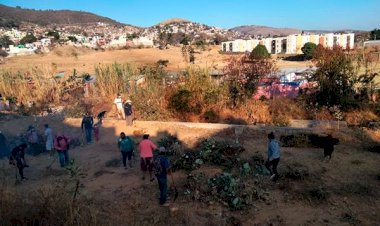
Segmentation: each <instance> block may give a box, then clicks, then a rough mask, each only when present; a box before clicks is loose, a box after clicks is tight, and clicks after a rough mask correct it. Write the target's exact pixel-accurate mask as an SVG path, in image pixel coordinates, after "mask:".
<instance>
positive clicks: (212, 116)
mask: <svg viewBox="0 0 380 226" xmlns="http://www.w3.org/2000/svg"><path fill="white" fill-rule="evenodd" d="M203 117H204V119H205V121H206V122H214V123H215V122H218V121H219V116H218V114H217V113H216V112H215V111H214V110H208V111H206V112H205V113H204V114H203Z"/></svg>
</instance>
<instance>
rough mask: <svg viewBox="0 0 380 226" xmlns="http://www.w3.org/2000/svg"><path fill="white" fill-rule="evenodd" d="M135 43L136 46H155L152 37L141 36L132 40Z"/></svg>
mask: <svg viewBox="0 0 380 226" xmlns="http://www.w3.org/2000/svg"><path fill="white" fill-rule="evenodd" d="M132 42H133V44H134V45H136V46H139V45H143V46H145V47H153V46H154V43H153V39H150V38H148V37H139V38H135V39H133V40H132Z"/></svg>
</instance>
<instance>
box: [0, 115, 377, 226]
mask: <svg viewBox="0 0 380 226" xmlns="http://www.w3.org/2000/svg"><path fill="white" fill-rule="evenodd" d="M46 122H48V123H49V124H50V125H51V127H52V128H53V131H55V132H57V131H62V132H64V133H65V134H68V135H69V136H71V137H79V139H83V138H81V133H80V129H79V128H78V127H79V125H80V120H78V119H67V120H65V121H63V123H61V121H60V120H59V119H58V118H54V117H53V118H19V119H15V120H12V121H2V122H1V124H0V129H1V130H2V131H3V132H4V133H5V134H7V135H8V136H15V135H17V134H19V133H21V132H22V131H23V130H24V129H25V128H26V127H27V125H29V124H34V125H35V126H36V127H37V128H38V129H39V130H41V131H42V125H43V124H44V123H46ZM122 131H124V132H126V133H127V134H129V135H131V136H133V134H136V132H139V133H141V132H142V131H144V132H146V133H149V134H151V137H152V140H153V141H154V142H157V140H159V138H160V137H161V136H163V135H164V134H166V133H170V134H173V135H176V136H178V138H179V139H180V140H181V141H182V142H183V143H184V145H185V146H186V147H192V146H193V145H194V144H195V143H196V142H197V141H199V140H200V139H202V138H205V137H218V138H220V139H226V140H228V139H233V138H234V137H233V135H231V132H228V131H227V132H226V131H220V130H215V129H199V128H198V129H197V128H188V127H185V126H173V123H161V124H155V125H153V126H152V125H151V124H150V123H149V122H139V123H138V124H137V125H136V127H132V128H131V127H130V128H127V127H126V125H125V123H124V121H117V120H112V119H106V120H105V122H104V125H103V127H102V128H101V140H100V142H98V143H93V144H90V145H86V146H80V147H76V148H74V149H72V150H70V153H69V154H70V156H71V158H73V159H75V160H76V162H77V163H78V164H79V165H80V166H81V167H82V168H83V169H84V172H85V173H86V177H85V178H84V179H83V181H82V183H83V190H84V194H86V195H88V196H89V197H94V199H97V200H105V203H108V202H111V203H114V204H113V205H124V204H125V203H128V204H129V205H132V204H133V205H134V206H136V208H135V209H133V210H129V209H126V210H125V213H126V214H127V213H130V214H132V215H130V216H133V220H136V221H138V220H140V222H141V225H149V224H145V223H144V222H147V221H145V220H147V219H146V218H145V217H146V216H151V217H154V220H153V221H149V222H155V223H154V224H155V225H226V224H225V222H226V219H227V218H228V217H231V216H234V217H236V218H238V219H240V220H241V222H242V224H243V225H350V224H357V225H377V224H378V222H379V215H378V214H379V212H380V198H379V197H380V194H379V190H378V188H379V180H378V179H376V175H378V174H379V172H380V165H379V164H378V162H379V160H380V155H379V154H376V153H370V152H367V151H364V150H361V149H360V146H358V145H357V143H358V142H357V141H355V140H353V139H352V138H350V136H349V135H347V134H344V133H342V137H341V143H340V145H338V146H336V151H335V153H334V156H333V159H332V160H331V161H330V162H324V161H323V159H322V150H321V149H315V148H282V157H281V162H280V165H279V171H280V173H281V172H284V171H285V170H286V167H287V166H289V165H292V164H294V163H299V164H302V165H305V166H307V167H308V168H309V170H310V178H309V179H308V180H305V181H292V180H289V179H286V178H283V179H281V180H280V181H279V183H272V182H270V181H269V178H264V182H263V185H265V188H264V189H265V192H267V193H268V194H269V198H268V200H266V201H262V200H258V201H257V203H255V205H254V206H252V207H251V208H250V209H248V210H244V211H235V212H231V211H229V210H228V209H227V208H225V207H222V206H220V205H219V204H217V203H213V204H208V205H206V204H203V203H199V202H196V201H192V200H189V199H188V198H187V197H186V196H185V195H184V194H183V193H184V190H185V188H184V187H183V185H184V183H185V181H186V173H185V172H183V171H179V172H176V173H175V174H174V179H175V181H176V186H177V187H178V188H179V191H180V195H179V198H178V200H177V201H176V203H175V204H174V205H175V206H176V207H178V208H179V210H178V212H177V213H176V214H175V215H174V216H173V215H172V214H170V212H169V211H166V210H164V211H163V209H162V207H159V206H158V204H157V195H158V186H157V184H156V182H149V181H147V180H145V181H143V180H141V173H140V171H139V167H138V164H135V166H134V168H133V169H127V170H126V169H124V168H123V167H107V166H106V163H107V162H108V161H109V160H113V159H120V158H121V156H120V153H119V151H118V150H117V148H116V140H117V136H118V134H119V133H120V132H122ZM265 137H266V134H265V133H263V132H261V131H257V130H247V131H245V132H244V133H243V136H242V138H241V139H242V141H243V143H244V147H245V149H246V151H245V152H244V153H242V155H241V158H242V159H249V158H251V156H252V155H253V154H255V153H261V154H262V155H263V156H265V155H266V138H265ZM134 139H135V140H136V141H137V142H138V141H139V140H140V137H134ZM27 160H28V162H29V164H30V167H29V168H27V169H26V170H25V174H26V176H27V177H29V180H28V181H26V182H22V183H21V184H20V185H18V186H16V188H17V189H19V190H20V191H21V190H23V189H28V190H29V189H35V188H38V187H40V186H42V185H44V184H48V183H50V182H53V181H54V180H56V179H57V178H60V177H65V173H64V171H63V170H62V169H60V167H59V164H58V162H57V161H55V162H54V163H53V165H52V169H50V170H47V169H46V167H47V166H48V165H49V164H50V163H51V162H52V161H53V158H52V157H50V156H49V155H48V154H41V155H39V156H36V157H33V156H27ZM0 165H2V167H3V168H6V169H8V172H9V177H12V176H14V173H12V172H13V169H12V168H10V166H9V165H7V162H6V160H0ZM199 170H200V171H202V172H205V173H206V174H210V175H213V174H215V173H217V172H221V169H220V168H218V167H209V166H203V167H201V168H200V169H199ZM313 181H317V182H318V183H321V185H322V184H323V186H324V187H326V188H327V189H328V191H329V194H330V196H329V197H328V199H327V200H326V201H324V202H320V203H314V202H312V201H308V200H305V199H302V198H300V197H301V196H300V194H301V193H302V192H303V191H304V189H305V187H306V186H307V185H308V184H310V183H312V182H313ZM355 185H360V186H367V188H368V189H370V193H368V194H363V193H360V192H361V191H360V190H358V191H356V193H355V191H352V192H349V191H348V190H347V187H353V188H354V186H355ZM123 203H124V204H123ZM131 203H132V204H131ZM158 212H159V213H158ZM346 213H349V214H351V215H352V216H353V218H354V219H353V220H352V219H351V221H350V219H349V220H347V219H346V220H345V219H344V218H343V216H344V214H346ZM181 222H182V223H181ZM184 222H185V223H184Z"/></svg>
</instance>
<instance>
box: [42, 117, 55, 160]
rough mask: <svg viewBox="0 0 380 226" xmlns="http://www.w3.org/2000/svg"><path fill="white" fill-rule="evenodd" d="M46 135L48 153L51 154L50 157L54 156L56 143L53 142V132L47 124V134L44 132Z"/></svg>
mask: <svg viewBox="0 0 380 226" xmlns="http://www.w3.org/2000/svg"><path fill="white" fill-rule="evenodd" d="M44 135H45V139H46V147H45V148H46V151H47V152H49V153H50V155H53V154H54V153H53V146H54V142H53V132H52V130H51V128H50V127H49V125H48V124H45V132H44Z"/></svg>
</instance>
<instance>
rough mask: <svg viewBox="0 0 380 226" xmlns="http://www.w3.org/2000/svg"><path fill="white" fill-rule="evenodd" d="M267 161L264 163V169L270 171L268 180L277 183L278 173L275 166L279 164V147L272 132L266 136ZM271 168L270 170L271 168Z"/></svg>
mask: <svg viewBox="0 0 380 226" xmlns="http://www.w3.org/2000/svg"><path fill="white" fill-rule="evenodd" d="M268 140H269V142H268V160H267V162H266V163H265V167H266V168H267V169H268V170H269V171H270V173H271V177H270V179H271V180H273V181H277V179H278V177H279V176H278V172H277V166H278V163H279V162H280V145H279V143H278V141H277V140H276V139H275V136H274V134H273V132H271V133H269V134H268ZM271 167H272V168H271Z"/></svg>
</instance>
